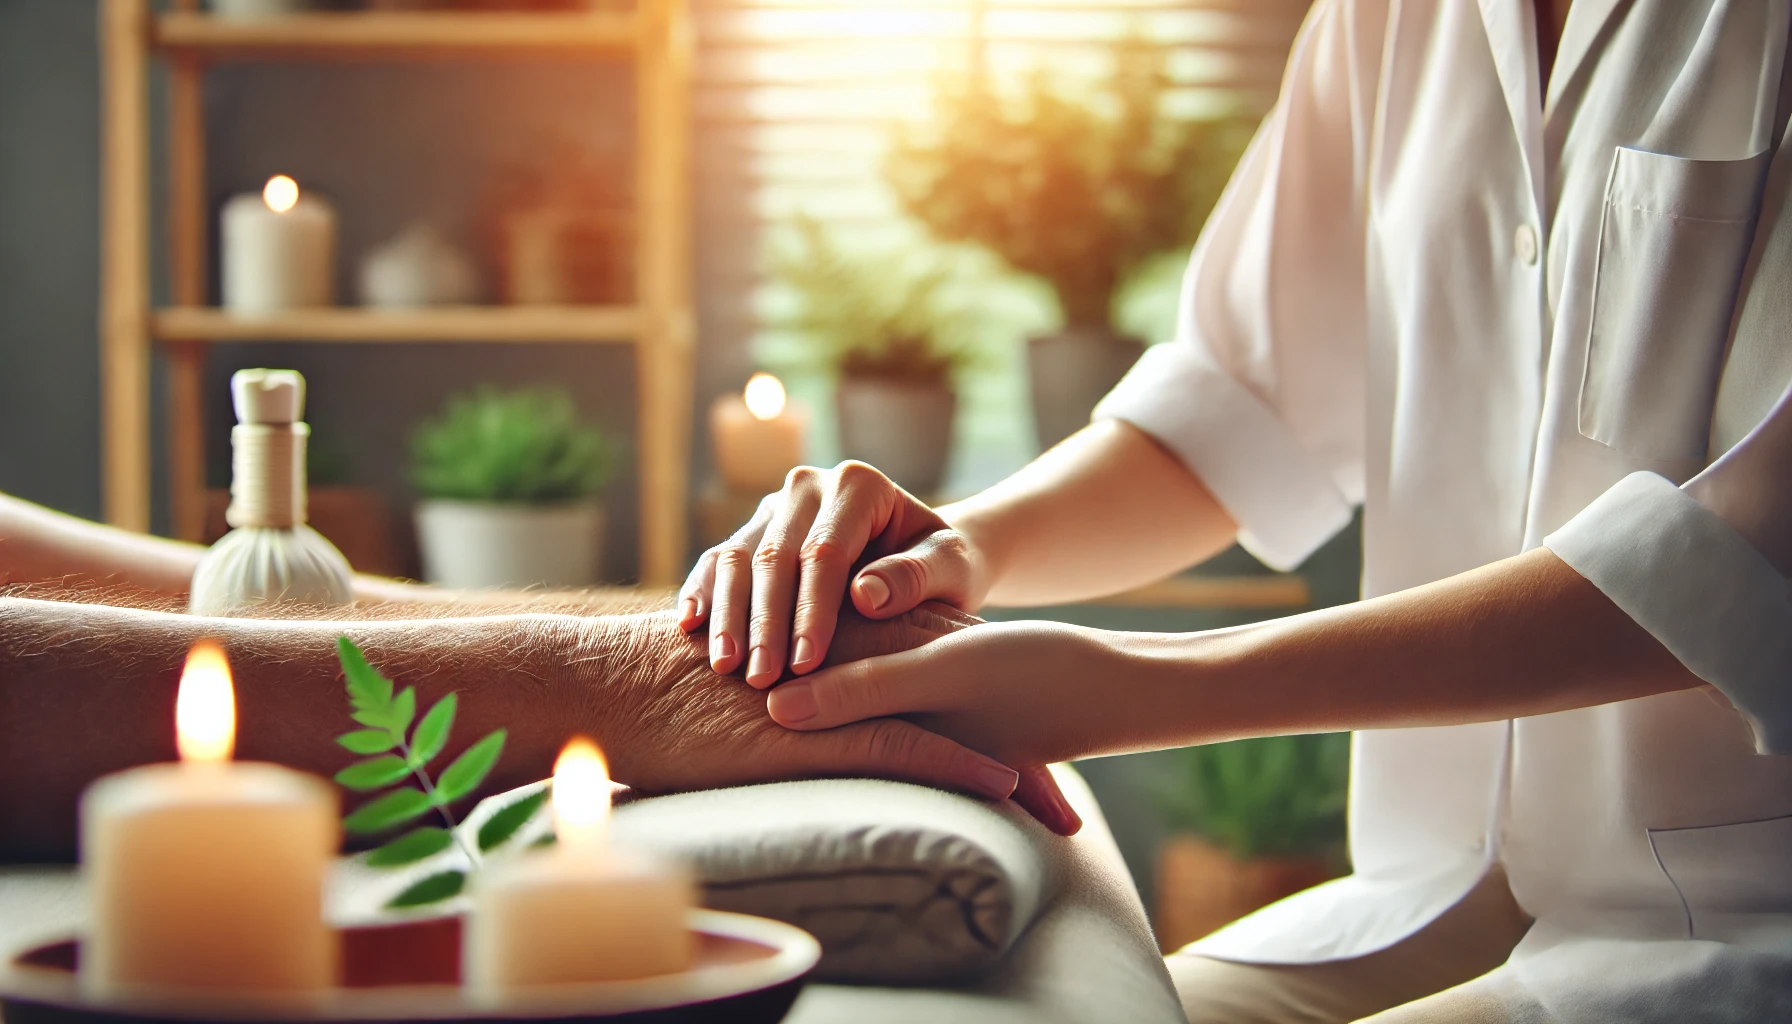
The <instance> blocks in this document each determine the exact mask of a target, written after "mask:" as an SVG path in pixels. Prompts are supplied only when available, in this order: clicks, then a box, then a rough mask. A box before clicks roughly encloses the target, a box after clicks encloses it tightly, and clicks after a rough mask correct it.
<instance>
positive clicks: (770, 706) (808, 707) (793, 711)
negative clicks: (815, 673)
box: [765, 683, 821, 725]
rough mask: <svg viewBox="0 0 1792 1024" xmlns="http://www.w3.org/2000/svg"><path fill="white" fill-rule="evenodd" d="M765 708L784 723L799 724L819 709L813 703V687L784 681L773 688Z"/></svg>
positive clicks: (813, 715)
mask: <svg viewBox="0 0 1792 1024" xmlns="http://www.w3.org/2000/svg"><path fill="white" fill-rule="evenodd" d="M765 709H766V711H768V712H770V713H771V716H772V717H773V718H775V719H777V720H778V721H780V722H782V723H784V724H785V725H801V724H803V723H804V722H807V721H808V720H809V719H811V718H814V717H815V716H816V714H817V713H818V712H820V710H821V709H820V708H819V707H817V706H816V704H815V688H814V687H812V686H810V685H809V684H808V683H785V684H784V685H783V686H780V687H778V688H777V689H776V690H773V691H772V695H771V697H770V698H768V699H767V700H766V702H765Z"/></svg>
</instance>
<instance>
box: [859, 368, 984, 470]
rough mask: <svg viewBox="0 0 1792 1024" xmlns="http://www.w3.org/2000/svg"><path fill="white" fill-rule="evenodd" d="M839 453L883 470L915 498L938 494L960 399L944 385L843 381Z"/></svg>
mask: <svg viewBox="0 0 1792 1024" xmlns="http://www.w3.org/2000/svg"><path fill="white" fill-rule="evenodd" d="M837 400H838V402H839V412H840V450H841V453H842V454H844V455H845V456H846V457H847V458H849V459H857V460H859V461H860V462H867V463H870V464H871V465H873V466H875V467H877V468H878V469H880V470H882V471H883V473H884V475H885V476H887V477H889V478H890V479H892V480H894V481H896V483H897V484H899V485H901V486H902V488H903V489H904V490H906V491H908V492H909V493H911V494H914V495H916V496H917V497H920V498H923V499H926V498H931V497H933V496H934V495H935V494H937V493H938V492H939V489H940V480H941V478H942V477H944V476H945V472H946V453H947V450H948V449H949V448H950V446H951V442H952V416H953V413H954V412H956V411H957V409H958V396H957V395H955V394H953V393H952V389H951V388H950V387H947V386H946V385H945V384H944V383H938V384H917V383H913V382H910V381H900V380H884V379H881V378H877V377H843V378H841V380H840V389H839V391H838V393H837Z"/></svg>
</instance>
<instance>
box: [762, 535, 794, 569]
mask: <svg viewBox="0 0 1792 1024" xmlns="http://www.w3.org/2000/svg"><path fill="white" fill-rule="evenodd" d="M791 554H792V552H791V550H790V545H789V544H786V543H784V542H783V541H777V540H762V541H760V542H759V547H757V548H755V549H754V551H753V568H755V569H758V570H761V571H765V570H772V569H779V568H782V567H783V566H784V565H785V564H787V563H788V562H789V561H790V558H791Z"/></svg>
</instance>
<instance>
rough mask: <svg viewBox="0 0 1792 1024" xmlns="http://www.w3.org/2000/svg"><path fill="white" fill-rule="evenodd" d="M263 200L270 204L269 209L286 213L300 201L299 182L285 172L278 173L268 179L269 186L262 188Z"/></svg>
mask: <svg viewBox="0 0 1792 1024" xmlns="http://www.w3.org/2000/svg"><path fill="white" fill-rule="evenodd" d="M261 201H262V202H264V203H266V204H268V209H270V210H272V211H274V212H275V213H285V212H286V211H288V210H290V209H292V208H293V207H294V206H295V205H297V204H298V201H299V183H298V182H296V181H294V180H292V179H291V178H289V177H287V176H286V175H284V174H276V175H274V176H273V177H272V178H269V179H268V184H267V187H266V188H264V189H262V190H261Z"/></svg>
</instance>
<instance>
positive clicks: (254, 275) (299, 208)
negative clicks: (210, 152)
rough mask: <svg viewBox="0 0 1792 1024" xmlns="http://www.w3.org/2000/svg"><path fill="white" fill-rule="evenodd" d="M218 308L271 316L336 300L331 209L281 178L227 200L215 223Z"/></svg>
mask: <svg viewBox="0 0 1792 1024" xmlns="http://www.w3.org/2000/svg"><path fill="white" fill-rule="evenodd" d="M221 235H222V239H221V244H222V247H223V255H222V273H223V283H224V308H226V309H228V310H230V311H231V312H233V313H244V314H256V313H276V312H279V311H281V310H286V309H302V308H305V307H307V306H329V305H333V304H334V303H335V301H336V210H335V208H334V207H332V206H331V205H330V204H329V203H328V202H327V201H325V200H324V199H322V198H320V197H318V196H314V195H312V194H311V193H309V192H304V193H301V192H300V191H299V186H298V183H297V182H295V181H293V180H292V179H291V178H289V177H287V176H286V175H284V174H277V175H275V176H274V177H272V178H269V179H268V183H267V186H266V187H265V188H263V189H262V190H261V194H260V195H250V194H248V193H244V194H242V195H237V196H232V197H231V198H230V201H229V202H227V203H225V204H224V215H223V224H222V225H221Z"/></svg>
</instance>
